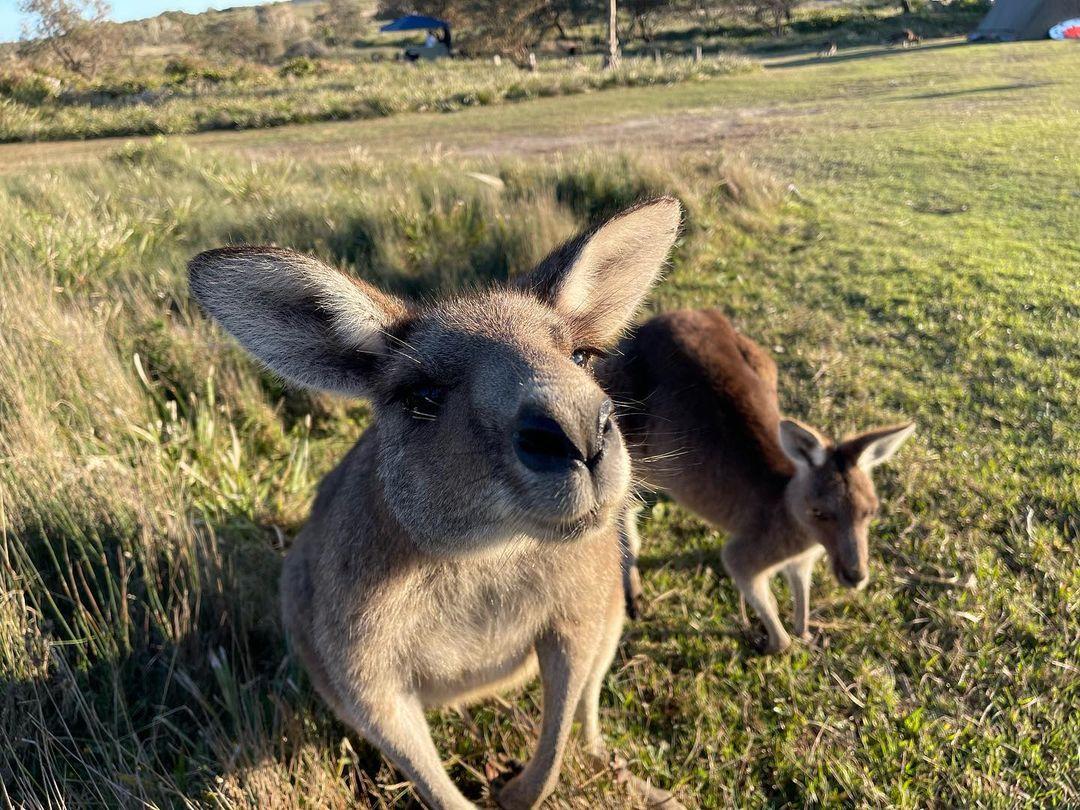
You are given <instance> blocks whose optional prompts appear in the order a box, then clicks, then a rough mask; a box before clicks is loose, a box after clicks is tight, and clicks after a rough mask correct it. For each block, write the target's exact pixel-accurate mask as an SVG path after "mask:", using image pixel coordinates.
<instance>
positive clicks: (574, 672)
mask: <svg viewBox="0 0 1080 810" xmlns="http://www.w3.org/2000/svg"><path fill="white" fill-rule="evenodd" d="M582 629H583V628H582ZM578 632H579V633H580V629H579V631H578ZM585 632H586V634H587V635H590V636H593V638H589V639H585V638H581V637H580V635H579V636H578V637H576V638H575V637H571V636H570V635H568V634H563V633H549V634H546V635H545V636H543V637H542V638H541V639H540V640H539V641H538V642H537V644H536V657H537V659H538V660H539V663H540V681H541V684H542V685H543V689H544V708H543V711H544V716H543V720H542V721H541V724H540V739H539V740H538V742H537V744H536V751H535V752H534V753H533V755H532V758H531V759H530V760H529V761H528V763H526V765H525V768H524V769H523V770H522V771H521V773H519V774H518V775H517V776H515V777H514V778H513V779H511V780H510V781H509V782H507V783H506V786H505V787H503V789H502V790H500V791H499V793H498V795H497V796H496V799H497V800H498V802H499V805H500V806H501V807H505V808H508V809H509V810H523V809H524V808H531V807H536V806H537V805H538V804H539V803H540V802H542V801H543V800H544V798H545V797H546V796H547V795H548V794H549V793H551V791H552V790H554V789H555V785H556V784H557V783H558V781H559V771H560V769H561V768H562V760H563V753H564V752H565V750H566V741H567V739H568V738H569V736H570V728H571V725H572V724H573V720H574V710H575V708H576V707H577V705H578V701H579V700H580V699H581V693H582V690H583V689H584V686H585V682H586V680H587V679H588V677H589V670H590V665H591V664H592V662H593V658H594V657H595V654H596V643H597V641H598V639H596V638H595V631H593V632H592V633H590V632H589V631H588V630H586V631H585Z"/></svg>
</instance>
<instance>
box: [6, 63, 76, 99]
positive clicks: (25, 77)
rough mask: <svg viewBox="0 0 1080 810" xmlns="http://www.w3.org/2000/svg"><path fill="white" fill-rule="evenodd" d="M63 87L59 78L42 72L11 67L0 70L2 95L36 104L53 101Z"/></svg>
mask: <svg viewBox="0 0 1080 810" xmlns="http://www.w3.org/2000/svg"><path fill="white" fill-rule="evenodd" d="M62 88H63V85H62V83H61V82H60V80H59V79H56V78H54V77H52V76H46V75H43V74H41V73H36V72H31V71H26V70H19V69H9V70H6V71H3V72H0V96H6V97H7V98H10V99H13V100H14V101H18V102H20V103H21V104H27V105H30V106H35V105H38V104H44V103H45V102H47V101H53V100H54V99H56V98H57V97H58V96H59V95H60V91H61V89H62Z"/></svg>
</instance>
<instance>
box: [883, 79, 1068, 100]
mask: <svg viewBox="0 0 1080 810" xmlns="http://www.w3.org/2000/svg"><path fill="white" fill-rule="evenodd" d="M1054 84H1055V83H1054V82H1016V83H1015V84H994V85H989V86H987V87H972V88H970V89H968V90H947V91H943V92H939V93H915V94H912V95H910V96H898V97H897V98H894V99H890V100H891V101H917V100H920V99H936V98H955V97H956V96H972V95H979V94H982V93H1008V92H1011V91H1013V90H1033V89H1035V88H1036V87H1050V86H1053V85H1054Z"/></svg>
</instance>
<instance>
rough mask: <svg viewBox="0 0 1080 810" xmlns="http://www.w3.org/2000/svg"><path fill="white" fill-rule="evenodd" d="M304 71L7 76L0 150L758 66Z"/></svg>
mask: <svg viewBox="0 0 1080 810" xmlns="http://www.w3.org/2000/svg"><path fill="white" fill-rule="evenodd" d="M292 64H297V63H296V62H294V63H292ZM301 66H302V67H304V66H306V67H307V68H308V69H309V70H310V71H311V72H310V73H307V74H305V75H301V76H296V75H293V74H285V75H281V74H279V72H278V71H276V70H271V69H268V68H262V67H259V68H256V67H254V66H250V65H248V66H244V67H243V68H242V69H240V70H235V71H230V75H229V76H228V77H227V78H225V79H223V80H221V81H220V82H218V83H215V84H213V85H205V83H204V86H203V87H202V88H201V89H195V88H193V87H192V86H190V85H178V84H174V83H169V82H168V81H167V80H166V79H165V78H164V77H162V76H160V75H159V76H157V77H156V79H128V80H125V81H120V82H117V83H116V85H117V87H118V88H119V89H117V87H114V86H113V84H107V85H106V86H105V87H104V88H90V89H88V90H86V91H84V92H82V93H80V94H79V95H78V96H77V97H74V98H72V99H67V100H65V99H63V98H55V99H54V98H48V97H46V98H43V99H39V98H37V97H34V96H32V97H31V98H27V96H31V94H32V93H33V90H25V91H23V92H19V91H18V90H16V92H15V93H14V94H5V93H4V92H3V87H4V85H3V77H2V76H0V142H12V141H50V140H63V139H74V138H83V139H85V138H103V137H110V136H117V135H154V134H170V133H181V132H204V131H207V130H221V129H226V130H244V129H258V128H265V127H277V126H282V125H283V124H309V123H312V122H316V121H347V120H357V119H360V120H365V119H371V118H383V117H386V116H390V115H397V114H400V113H403V112H424V111H438V112H454V111H456V110H461V109H465V108H468V107H486V106H490V105H492V104H504V103H508V102H514V101H527V100H529V99H532V98H539V97H541V96H565V95H576V94H580V93H589V92H592V91H596V90H609V89H611V88H615V87H636V86H643V85H669V84H675V83H677V82H684V81H699V80H702V79H709V78H714V77H716V76H723V75H726V74H729V73H735V72H740V71H749V70H752V69H753V67H754V66H753V64H752V63H751V62H749V61H748V60H746V59H743V58H740V57H735V56H714V57H711V58H709V59H708V60H704V61H702V62H693V61H692V60H690V59H688V58H678V59H668V60H667V61H664V62H661V63H655V62H654V61H653V60H651V59H644V58H636V59H626V60H624V61H623V63H622V64H621V65H620V67H619V69H618V70H614V71H603V70H601V69H600V60H599V57H589V58H586V59H580V60H575V61H573V62H569V61H567V60H565V59H559V60H554V59H552V60H543V61H541V62H540V63H539V64H538V67H537V70H536V71H535V72H529V71H525V70H522V69H521V68H519V67H517V66H515V65H513V64H510V63H505V64H503V65H500V66H494V65H492V64H491V63H490V62H488V61H482V60H461V61H458V60H454V61H449V60H446V61H441V62H432V63H425V64H406V63H400V62H384V63H379V64H369V63H360V62H345V61H336V62H315V61H312V60H307V61H305V62H302V63H301ZM286 69H287V66H286V67H284V68H282V70H286ZM30 84H31V85H32V86H34V87H36V85H33V83H32V82H30ZM114 94H115V97H114Z"/></svg>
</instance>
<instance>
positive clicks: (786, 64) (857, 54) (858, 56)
mask: <svg viewBox="0 0 1080 810" xmlns="http://www.w3.org/2000/svg"><path fill="white" fill-rule="evenodd" d="M976 44H978V43H971V42H966V41H960V42H934V43H931V44H929V45H918V46H915V47H912V48H901V47H890V46H888V45H882V46H881V47H880V48H872V49H869V48H860V49H859V50H857V51H840V52H839V53H837V54H836V55H835V56H830V57H827V58H821V57H819V56H818V55H817V51H816V50H813V51H807V52H806V56H805V57H804V58H802V59H789V60H786V61H783V62H773V63H770V64H767V65H765V69H766V70H784V69H787V68H796V67H805V66H807V65H825V64H833V63H836V62H859V61H863V60H865V59H879V58H882V57H890V56H901V55H904V54H917V53H925V52H927V51H943V50H948V49H951V48H960V47H966V46H973V45H976Z"/></svg>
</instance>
